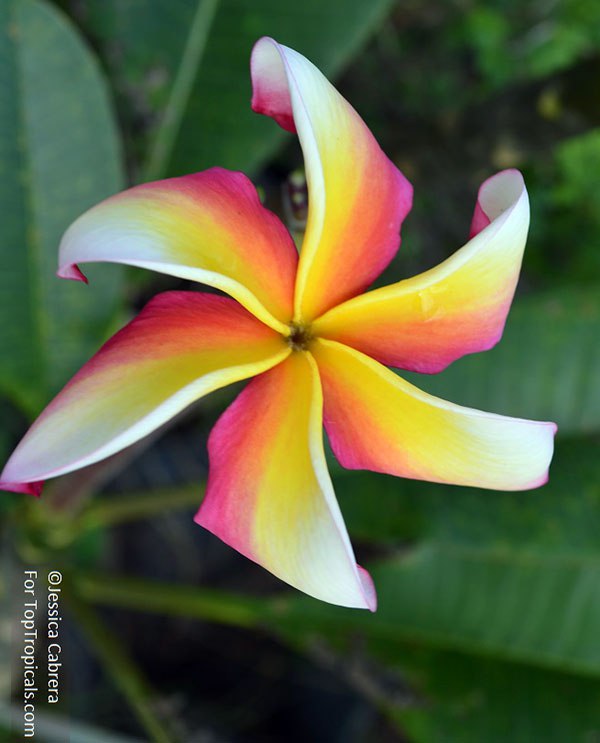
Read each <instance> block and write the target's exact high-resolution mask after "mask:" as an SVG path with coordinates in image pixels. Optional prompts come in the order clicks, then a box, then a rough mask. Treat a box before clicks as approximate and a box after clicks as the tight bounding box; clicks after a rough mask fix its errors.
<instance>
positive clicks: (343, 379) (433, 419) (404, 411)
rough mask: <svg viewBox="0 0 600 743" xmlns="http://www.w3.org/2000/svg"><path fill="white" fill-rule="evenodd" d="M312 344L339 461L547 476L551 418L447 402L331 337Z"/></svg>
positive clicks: (448, 478)
mask: <svg viewBox="0 0 600 743" xmlns="http://www.w3.org/2000/svg"><path fill="white" fill-rule="evenodd" d="M311 350H312V351H313V353H314V356H315V359H316V360H317V364H318V366H319V372H320V374H321V380H322V384H323V395H324V401H325V402H324V405H325V409H324V418H325V427H326V429H327V433H328V435H329V439H330V441H331V446H332V448H333V451H334V452H335V455H336V456H337V458H338V459H339V461H340V462H341V463H342V464H343V465H344V467H348V468H350V469H368V470H375V471H376V472H387V473H389V474H392V475H400V476H401V477H410V478H414V479H417V480H431V481H433V482H444V483H452V484H455V485H473V486H476V487H480V488H493V489H496V490H527V489H529V488H535V487H538V486H540V485H543V484H544V483H545V482H546V480H547V479H548V466H549V464H550V460H551V458H552V450H553V437H554V433H555V432H556V426H555V425H554V423H539V422H537V421H527V420H520V419H518V418H506V417H503V416H500V415H493V414H491V413H482V412H481V411H479V410H473V409H471V408H463V407H460V406H458V405H453V404H452V403H449V402H445V401H444V400H440V399H439V398H437V397H432V396H431V395H427V394H425V393H424V392H421V391H420V390H418V389H417V388H416V387H413V386H412V385H411V384H409V383H408V382H405V381H404V380H403V379H400V378H399V377H398V376H396V374H394V373H393V372H391V371H389V369H386V368H385V367H384V366H382V365H381V364H379V363H378V362H377V361H374V360H373V359H371V358H369V357H368V356H364V355H363V354H361V353H359V352H358V351H355V350H354V349H351V348H348V347H347V346H343V345H342V344H340V343H336V342H335V341H325V340H320V341H316V342H315V343H314V344H313V347H311Z"/></svg>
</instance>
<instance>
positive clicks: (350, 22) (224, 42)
mask: <svg viewBox="0 0 600 743" xmlns="http://www.w3.org/2000/svg"><path fill="white" fill-rule="evenodd" d="M197 5H198V0H160V1H158V2H157V0H152V1H150V0H136V1H135V2H127V3H123V2H118V0H107V1H106V2H103V3H101V4H100V3H97V4H92V6H91V7H90V18H89V23H88V27H89V28H90V29H91V32H92V33H96V34H98V35H100V37H101V38H102V39H103V43H104V46H105V49H106V56H107V59H108V61H109V64H111V63H112V65H111V66H112V69H113V71H114V73H115V75H116V76H117V79H118V82H119V85H120V88H121V90H122V91H123V92H124V93H125V95H126V96H127V97H128V98H129V99H130V101H131V102H132V103H133V104H134V106H135V107H136V109H137V115H138V118H140V117H143V118H144V119H145V120H152V119H154V121H155V123H156V122H159V121H160V115H161V109H162V107H164V105H165V104H166V101H167V97H168V90H169V86H170V85H171V84H172V82H173V80H174V79H175V76H176V75H177V68H178V65H179V64H180V61H181V57H182V52H183V47H184V43H185V39H186V37H187V34H188V32H189V29H190V25H191V23H192V18H193V16H194V12H195V10H196V8H197ZM392 5H393V2H392V0H372V1H371V2H368V3H366V2H363V1H362V0H331V1H330V2H328V3H323V2H322V1H321V0H305V2H303V3H301V4H295V3H282V2H280V0H263V1H262V2H260V3H257V2H255V0H221V2H220V3H219V7H218V10H217V14H216V17H215V20H214V24H213V27H212V31H211V34H210V37H209V39H208V43H207V46H206V50H205V53H204V55H203V58H202V63H201V66H200V70H199V72H198V75H197V78H196V80H195V83H194V87H193V91H192V97H191V99H190V102H189V106H188V108H187V111H186V114H185V116H184V118H183V121H182V124H181V130H180V136H179V138H178V140H177V143H176V146H175V150H174V153H173V158H172V161H171V163H170V167H169V168H168V171H169V174H171V175H175V174H177V175H179V174H181V173H185V172H189V171H194V170H202V169H204V168H207V167H210V166H212V165H221V166H223V167H228V168H235V169H240V170H245V171H248V172H250V171H253V170H256V168H258V167H259V166H260V165H261V164H262V163H264V162H265V160H266V159H267V158H268V157H269V156H270V155H271V154H272V153H273V152H274V150H275V149H276V148H277V147H278V146H279V145H280V143H281V142H282V140H283V138H284V136H285V135H284V132H283V131H281V130H279V129H278V127H277V126H276V125H275V124H274V123H273V122H272V121H270V120H266V119H265V117H262V116H257V115H256V114H253V113H252V111H251V110H250V97H251V87H250V74H249V60H250V51H251V49H252V46H253V44H254V42H255V41H257V39H259V38H260V37H261V36H265V35H266V36H273V37H274V38H275V39H277V40H278V41H280V42H281V43H283V44H286V45H288V46H291V47H293V48H295V49H298V51H300V52H301V53H302V54H304V55H306V56H307V57H308V58H309V59H311V60H312V61H313V62H314V63H315V64H316V65H317V66H318V67H319V68H320V69H322V70H323V71H324V72H325V73H326V74H329V75H335V73H336V72H337V71H338V70H339V69H340V68H341V67H342V66H343V65H344V63H345V62H346V61H347V60H348V59H349V58H350V57H351V56H352V54H353V53H354V52H355V51H356V49H357V48H358V47H359V46H360V44H361V43H362V42H363V41H364V40H365V39H366V37H367V36H368V35H369V33H370V32H371V31H372V30H374V29H375V28H376V26H377V25H378V24H379V23H380V22H381V20H382V18H383V17H384V15H385V13H386V12H387V11H388V10H389V9H390V8H391V7H392ZM233 19H235V20H233Z"/></svg>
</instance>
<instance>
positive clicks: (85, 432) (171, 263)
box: [1, 38, 556, 610]
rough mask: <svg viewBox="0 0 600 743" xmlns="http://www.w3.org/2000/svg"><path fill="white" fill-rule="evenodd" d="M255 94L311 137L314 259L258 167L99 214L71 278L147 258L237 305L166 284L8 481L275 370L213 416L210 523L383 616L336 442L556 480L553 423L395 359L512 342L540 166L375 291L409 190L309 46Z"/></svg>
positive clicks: (349, 451)
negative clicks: (329, 456)
mask: <svg viewBox="0 0 600 743" xmlns="http://www.w3.org/2000/svg"><path fill="white" fill-rule="evenodd" d="M251 72H252V83H253V98H252V107H253V109H254V110H255V111H257V112H258V113H262V114H266V115H268V116H271V117H273V118H274V119H275V120H276V121H277V122H278V123H279V124H280V125H281V126H282V127H283V128H284V129H287V130H288V131H291V132H297V133H298V137H299V139H300V144H301V146H302V150H303V154H304V159H305V166H306V173H307V182H308V191H309V213H308V221H307V226H306V233H305V236H304V241H303V245H302V249H301V252H300V256H299V257H298V253H297V251H296V249H295V246H294V243H293V241H292V238H291V236H290V234H289V233H288V232H287V230H286V229H285V227H284V226H283V224H282V223H281V222H280V221H279V219H278V218H277V217H276V216H275V215H274V214H272V213H271V212H269V211H268V210H267V209H265V208H264V207H263V206H262V205H261V203H260V201H259V199H258V197H257V194H256V191H255V189H254V187H253V186H252V184H251V183H250V182H249V181H248V179H247V178H246V177H245V176H244V175H242V174H241V173H235V172H229V171H226V170H223V169H221V168H212V169H210V170H207V171H205V172H202V173H196V174H194V175H188V176H183V177H180V178H172V179H168V180H163V181H158V182H156V183H148V184H145V185H141V186H136V187H135V188H131V189H129V190H127V191H125V192H123V193H121V194H118V195H116V196H113V197H112V198H109V199H107V200H106V201H104V202H102V203H101V204H99V205H98V206H96V207H94V208H93V209H91V210H90V211H88V212H87V213H85V214H84V215H83V216H81V217H80V218H79V219H78V220H77V221H76V222H75V223H74V224H73V225H72V226H71V227H70V228H69V230H68V231H67V233H66V234H65V236H64V238H63V240H62V243H61V246H60V258H59V263H60V268H59V271H58V275H59V276H61V277H64V278H71V279H80V280H85V278H84V276H83V274H82V273H81V271H80V269H79V268H78V265H79V264H82V263H87V262H89V261H112V262H116V263H125V264H129V265H133V266H142V267H144V268H150V269H153V270H155V271H160V272H162V273H166V274H170V275H172V276H177V277H180V278H183V279H189V280H192V281H197V282H200V283H203V284H208V285H209V286H212V287H215V288H217V289H220V290H222V292H224V293H225V294H227V295H229V296H220V295H215V294H206V293H198V292H191V291H172V292H167V293H164V294H159V295H158V296H157V297H155V298H154V299H153V300H152V301H151V302H150V303H149V304H148V305H147V306H146V307H145V308H144V309H143V310H142V311H141V313H140V314H139V315H138V316H137V317H136V318H135V319H134V320H133V321H132V322H130V323H129V324H128V325H126V326H125V327H124V328H123V329H122V330H121V331H119V332H118V333H117V334H116V335H115V336H114V337H113V338H111V339H110V340H109V341H108V342H107V343H106V344H105V345H104V346H103V347H102V348H101V349H100V351H98V353H97V354H96V355H95V356H94V357H93V358H92V359H91V360H90V361H89V362H88V363H87V364H86V365H85V366H84V367H83V368H82V369H81V370H80V371H79V372H78V373H77V374H76V375H75V377H74V378H73V379H72V380H71V381H70V382H69V383H68V384H67V385H66V387H65V388H64V389H63V390H62V391H61V392H60V393H59V394H58V395H57V397H56V398H55V399H54V400H53V401H52V402H51V403H50V405H49V406H48V407H47V408H46V409H45V410H44V411H43V413H42V414H41V415H40V417H39V418H38V419H37V421H36V422H35V423H34V424H33V425H32V427H31V428H30V430H29V431H28V433H27V434H26V435H25V437H24V438H23V440H22V441H21V443H20V444H19V446H18V447H17V449H16V450H15V452H14V453H13V455H12V457H11V458H10V460H9V461H8V463H7V465H6V467H5V469H4V472H3V473H2V475H1V480H2V487H3V488H5V489H8V490H14V491H17V492H25V493H33V494H39V492H40V490H41V484H42V481H43V480H45V479H46V478H51V477H56V476H58V475H62V474H64V473H66V472H71V471H72V470H76V469H78V468H80V467H85V466H86V465H89V464H92V463H93V462H97V461H98V460H100V459H103V458H104V457H108V456H110V455H111V454H114V453H115V452H117V451H119V450H121V449H123V448H124V447H127V446H129V445H130V444H133V443H134V442H135V441H137V440H139V439H140V438H141V437H143V436H145V435H147V434H148V433H150V432H151V431H152V430H154V429H156V428H157V427H159V426H160V425H161V424H163V423H164V422H165V421H167V420H168V419H170V418H171V417H173V416H174V415H176V414H177V413H178V412H179V411H181V410H182V409H183V408H185V407H186V406H188V405H189V404H190V403H192V402H194V401H195V400H197V399H198V398H200V397H202V396H203V395H206V394H208V393H209V392H212V391H213V390H216V389H218V388H220V387H224V386H225V385H227V384H231V383H232V382H237V381H239V380H241V379H247V378H249V377H256V378H255V379H254V380H253V381H252V382H250V383H249V384H248V386H247V387H246V388H245V389H244V390H243V391H242V393H241V394H240V395H239V396H238V397H237V399H236V400H235V401H234V402H233V404H232V405H231V406H230V407H229V408H228V409H227V410H226V411H225V413H224V414H223V415H222V416H221V418H220V419H219V420H218V422H217V423H216V425H215V427H214V429H213V431H212V433H211V435H210V438H209V441H208V450H209V459H210V474H209V479H208V485H207V492H206V496H205V498H204V501H203V503H202V506H201V507H200V510H199V511H198V514H197V515H196V521H197V522H198V523H199V524H201V525H202V526H204V527H205V528H207V529H209V530H210V531H211V532H213V533H214V534H216V535H217V536H218V537H220V538H221V539H222V540H223V541H224V542H226V543H227V544H229V545H231V546H232V547H234V548H235V549H236V550H238V551H239V552H241V553H242V554H244V555H246V556H247V557H249V558H250V559H252V560H254V561H256V562H257V563H259V564H260V565H263V566H264V567H265V568H267V569H268V570H270V571H271V572H272V573H274V574H275V575H276V576H278V577H279V578H281V579H282V580H284V581H286V582H287V583H289V584H291V585H292V586H295V587H296V588H298V589H300V590H302V591H304V592H306V593H307V594H310V595H311V596H314V597H316V598H319V599H322V600H324V601H328V602H331V603H334V604H340V605H342V606H349V607H360V608H369V609H371V610H374V609H375V605H376V598H375V591H374V588H373V583H372V581H371V579H370V577H369V574H368V573H367V572H366V571H365V570H364V569H363V568H361V567H360V566H358V565H357V564H356V560H355V557H354V553H353V550H352V546H351V544H350V540H349V537H348V533H347V531H346V527H345V525H344V521H343V518H342V515H341V512H340V508H339V506H338V503H337V501H336V497H335V494H334V491H333V487H332V484H331V480H330V477H329V474H328V471H327V465H326V461H325V455H324V450H323V433H322V426H323V423H324V425H325V429H326V431H327V434H328V437H329V440H330V442H331V447H332V449H333V452H334V453H335V455H336V457H337V458H338V460H339V461H340V462H341V464H342V465H343V466H344V467H347V468H350V469H369V470H375V471H377V472H387V473H391V474H393V475H398V476H401V477H409V478H415V479H421V480H431V481H434V482H441V483H454V484H459V485H472V486H477V487H482V488H492V489H497V490H520V489H527V488H534V487H537V486H539V485H541V484H543V483H544V482H545V481H546V479H547V471H548V466H549V463H550V459H551V457H552V448H553V437H554V433H555V431H556V426H555V425H554V424H553V423H540V422H536V421H528V420H521V419H515V418H507V417H503V416H499V415H493V414H490V413H483V412H480V411H478V410H472V409H470V408H464V407H460V406H458V405H454V404H452V403H449V402H445V401H443V400H440V399H438V398H436V397H432V396H431V395H428V394H426V393H424V392H421V391H420V390H418V389H417V388H416V387H414V386H413V385H412V384H409V383H408V382H406V381H404V380H403V379H402V378H401V377H400V376H398V375H397V374H396V373H395V372H393V371H390V370H389V369H388V368H386V366H384V364H386V365H389V366H393V367H398V368H400V369H406V370H411V371H418V372H426V373H432V372H439V371H441V370H442V369H444V368H445V367H446V366H447V365H448V364H450V363H451V362H452V361H454V360H455V359H457V358H459V357H460V356H463V355H464V354H467V353H473V352H475V351H483V350H486V349H488V348H491V347H492V346H493V345H494V344H495V343H496V342H497V341H498V340H499V338H500V336H501V334H502V330H503V327H504V323H505V320H506V315H507V313H508V309H509V306H510V303H511V301H512V297H513V293H514V290H515V285H516V283H517V279H518V274H519V269H520V264H521V259H522V255H523V249H524V246H525V239H526V235H527V229H528V224H529V206H528V199H527V192H526V190H525V186H524V183H523V179H522V177H521V175H520V173H519V172H517V171H516V170H507V171H504V172H502V173H499V174H497V175H495V176H493V177H492V178H490V179H489V180H487V181H486V182H485V183H484V184H483V185H482V186H481V188H480V191H479V196H478V199H477V204H476V207H475V214H474V218H473V223H472V228H471V238H470V240H469V241H468V242H467V243H466V245H464V246H463V247H462V248H461V249H460V250H458V251H457V252H456V253H454V255H452V256H451V257H450V258H448V259H447V260H446V261H444V262H443V263H441V264H440V265H439V266H436V267H435V268H433V269H431V270H429V271H426V272H425V273H422V274H419V275H418V276H415V277H413V278H410V279H406V280H403V281H399V282H398V283H395V284H392V285H390V286H386V287H384V288H380V289H375V290H374V291H369V292H367V293H366V294H363V293H362V292H364V290H365V289H366V288H367V287H368V286H369V284H371V282H372V281H373V280H374V279H375V278H376V277H377V276H378V275H379V274H380V273H381V272H382V271H383V269H384V268H385V267H386V266H387V265H388V263H389V262H390V260H391V259H392V257H393V256H394V254H395V253H396V251H397V249H398V245H399V242H400V238H399V232H400V225H401V223H402V221H403V219H404V217H405V216H406V214H407V213H408V211H409V209H410V207H411V202H412V187H411V186H410V184H409V183H408V181H407V180H406V179H405V178H404V176H403V175H402V174H401V173H400V172H399V171H398V170H397V169H396V167H395V166H394V165H393V164H392V163H391V162H390V160H388V158H387V157H386V156H385V155H384V154H383V152H382V151H381V149H380V148H379V146H378V145H377V143H376V141H375V139H374V138H373V136H372V134H371V133H370V132H369V130H368V129H367V127H366V126H365V124H364V123H363V121H362V120H361V119H360V117H359V116H358V114H357V113H356V111H354V109H353V108H352V107H351V106H350V105H349V104H348V103H347V102H346V101H345V100H344V99H343V98H342V97H341V96H340V94H339V93H338V92H337V91H336V90H335V89H334V88H333V87H332V86H331V84H330V83H329V82H328V81H327V80H326V79H325V78H324V77H323V75H322V74H321V73H320V72H319V70H317V69H316V68H315V67H314V66H313V65H312V64H311V63H310V62H309V61H308V60H307V59H305V58H304V57H302V56H301V55H300V54H298V53H297V52H295V51H293V50H292V49H288V48H287V47H285V46H281V45H280V44H278V43H276V42H275V41H273V40H272V39H269V38H263V39H261V40H260V41H258V43H257V44H256V46H255V47H254V50H253V53H252V61H251Z"/></svg>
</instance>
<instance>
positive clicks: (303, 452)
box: [196, 352, 376, 610]
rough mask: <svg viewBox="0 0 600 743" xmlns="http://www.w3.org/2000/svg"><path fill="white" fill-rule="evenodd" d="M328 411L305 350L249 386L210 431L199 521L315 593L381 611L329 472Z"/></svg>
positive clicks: (347, 603) (275, 573) (261, 562)
mask: <svg viewBox="0 0 600 743" xmlns="http://www.w3.org/2000/svg"><path fill="white" fill-rule="evenodd" d="M321 414H322V394H321V386H320V383H319V376H318V373H317V369H316V365H315V362H314V360H313V359H312V358H311V357H310V356H309V355H308V354H305V353H302V352H297V353H294V354H292V355H291V356H290V357H289V358H288V359H286V361H284V362H283V363H282V364H280V365H279V366H277V367H276V368H274V369H271V370H270V371H268V372H266V373H265V374H263V375H262V376H260V377H259V378H258V379H255V380H253V381H252V382H250V384H249V385H248V386H247V387H246V389H245V390H244V391H243V392H242V393H241V395H240V396H239V397H238V398H237V399H236V400H235V402H234V403H233V404H232V405H231V406H230V407H229V408H228V409H227V410H226V411H225V413H224V414H223V415H222V416H221V418H220V419H219V421H218V422H217V424H216V426H215V427H214V429H213V431H212V433H211V435H210V439H209V442H208V450H209V457H210V475H209V480H208V486H207V493H206V497H205V499H204V502H203V503H202V506H201V507H200V510H199V511H198V514H197V515H196V521H197V522H198V523H199V524H201V525H202V526H204V527H205V528H207V529H209V530H210V531H211V532H213V534H216V535H217V536H218V537H219V538H220V539H222V540H223V541H224V542H226V543H227V544H229V545H230V546H231V547H233V548H235V549H236V550H238V551H239V552H241V553H242V554H243V555H245V556H246V557H249V558H250V559H251V560H254V561H255V562H257V563H259V564H260V565H262V566H263V567H265V568H266V569H267V570H270V571H271V572H272V573H273V574H274V575H276V576H278V577H279V578H281V579H282V580H284V581H286V582H287V583H289V584H290V585H292V586H294V587H295V588H298V589H300V590H301V591H304V592H305V593H307V594H309V595H310V596H314V597H315V598H318V599H321V600H323V601H328V602H330V603H333V604H339V605H341V606H351V607H357V608H369V609H371V610H374V609H375V602H376V599H375V593H374V589H373V584H372V582H371V579H370V577H369V575H368V574H367V573H366V571H364V570H363V569H362V568H359V567H358V566H357V565H356V562H355V559H354V554H353V552H352V547H351V545H350V540H349V538H348V534H347V532H346V527H345V526H344V521H343V519H342V515H341V513H340V509H339V506H338V504H337V501H336V498H335V494H334V492H333V488H332V485H331V481H330V478H329V474H328V472H327V466H326V463H325V457H324V454H323V432H322V419H321Z"/></svg>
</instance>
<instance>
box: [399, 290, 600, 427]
mask: <svg viewBox="0 0 600 743" xmlns="http://www.w3.org/2000/svg"><path fill="white" fill-rule="evenodd" d="M599 292H600V288H599V287H598V286H597V285H592V286H585V287H572V288H566V289H563V288H561V289H560V290H556V291H553V292H549V293H547V294H546V293H545V294H542V295H537V296H531V297H527V298H524V299H519V300H517V301H515V304H514V307H513V308H512V310H511V312H510V314H509V316H508V322H507V324H506V329H505V331H504V336H503V337H502V340H501V341H500V343H499V344H498V345H497V346H496V347H495V348H494V349H492V350H491V351H486V352H485V353H480V354H474V355H471V356H465V357H463V358H462V359H459V360H458V361H456V362H455V363H454V364H452V365H451V366H450V367H448V369H446V370H445V371H444V372H442V373H441V374H436V375H432V376H427V375H420V374H408V373H404V372H401V376H403V377H405V378H406V379H409V380H410V381H411V382H412V383H413V384H416V385H417V386H418V387H420V388H421V389H423V390H426V391H427V392H430V393H431V394H433V395H436V396H438V397H442V398H444V399H446V400H450V401H452V402H455V403H458V404H460V405H467V406H469V407H473V408H479V409H481V410H485V411H489V412H493V413H501V414H503V415H512V416H515V417H518V418H534V419H538V420H553V421H555V422H556V423H557V424H558V431H559V434H560V435H564V434H567V433H571V434H574V433H582V432H593V431H598V430H599V429H600V385H598V383H597V380H598V379H599V378H600V343H598V338H599V337H600V302H598V296H599Z"/></svg>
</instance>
